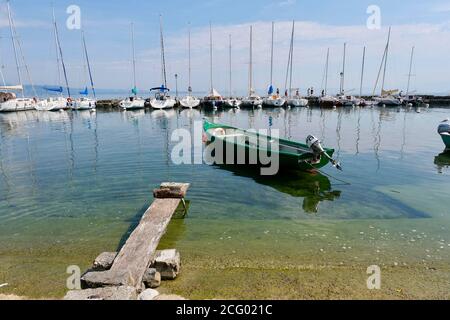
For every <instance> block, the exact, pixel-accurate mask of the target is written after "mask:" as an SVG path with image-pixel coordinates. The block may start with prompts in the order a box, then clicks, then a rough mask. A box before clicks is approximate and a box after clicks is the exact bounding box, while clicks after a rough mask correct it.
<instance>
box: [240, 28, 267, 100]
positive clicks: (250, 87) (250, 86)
mask: <svg viewBox="0 0 450 320" xmlns="http://www.w3.org/2000/svg"><path fill="white" fill-rule="evenodd" d="M248 74H249V78H248V96H247V97H246V98H244V99H242V107H250V108H258V107H261V106H262V102H263V101H262V99H261V97H260V96H258V95H257V94H256V92H255V90H254V89H253V26H250V62H249V72H248Z"/></svg>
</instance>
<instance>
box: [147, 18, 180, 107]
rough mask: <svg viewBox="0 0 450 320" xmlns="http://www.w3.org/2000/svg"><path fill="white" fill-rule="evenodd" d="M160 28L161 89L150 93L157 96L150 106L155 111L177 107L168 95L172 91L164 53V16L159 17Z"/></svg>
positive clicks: (154, 89)
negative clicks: (168, 82)
mask: <svg viewBox="0 0 450 320" xmlns="http://www.w3.org/2000/svg"><path fill="white" fill-rule="evenodd" d="M159 27H160V41H161V82H162V85H161V87H158V88H153V89H151V90H150V91H155V92H156V93H155V96H154V97H153V98H151V99H150V105H151V106H152V108H153V109H171V108H173V107H174V106H175V104H176V100H175V99H174V98H172V97H171V96H170V95H169V94H168V93H169V92H170V89H169V88H168V87H167V73H166V56H165V52H164V35H163V26H162V16H159Z"/></svg>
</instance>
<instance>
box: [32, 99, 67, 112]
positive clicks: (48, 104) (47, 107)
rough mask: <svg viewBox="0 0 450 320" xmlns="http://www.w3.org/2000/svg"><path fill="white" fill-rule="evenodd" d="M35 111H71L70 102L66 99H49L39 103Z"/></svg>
mask: <svg viewBox="0 0 450 320" xmlns="http://www.w3.org/2000/svg"><path fill="white" fill-rule="evenodd" d="M35 109H36V110H38V111H60V110H66V109H69V106H68V102H67V100H66V99H64V98H48V99H46V100H42V101H39V102H38V103H37V104H36V106H35Z"/></svg>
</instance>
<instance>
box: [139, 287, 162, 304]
mask: <svg viewBox="0 0 450 320" xmlns="http://www.w3.org/2000/svg"><path fill="white" fill-rule="evenodd" d="M157 296H159V292H158V291H156V290H153V289H147V290H144V291H143V292H142V293H141V294H140V295H139V296H138V300H144V301H150V300H155V298H156V297H157Z"/></svg>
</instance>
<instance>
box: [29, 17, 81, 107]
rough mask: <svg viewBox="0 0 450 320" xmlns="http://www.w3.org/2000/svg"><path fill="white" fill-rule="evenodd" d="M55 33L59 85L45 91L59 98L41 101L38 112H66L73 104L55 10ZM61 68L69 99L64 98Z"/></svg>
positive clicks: (50, 97)
mask: <svg viewBox="0 0 450 320" xmlns="http://www.w3.org/2000/svg"><path fill="white" fill-rule="evenodd" d="M53 32H54V37H55V48H56V67H57V77H58V85H59V86H56V87H45V88H44V89H45V90H46V91H47V92H53V93H56V94H57V96H56V97H55V96H48V97H47V99H45V100H41V101H39V103H38V104H37V105H36V107H35V108H36V110H38V111H59V110H65V109H68V108H69V105H70V103H71V102H72V98H71V94H70V87H69V80H68V79H67V70H66V65H65V63H64V58H63V51H62V48H61V41H60V38H59V32H58V24H57V23H56V17H55V9H54V8H53ZM61 68H62V71H63V74H64V79H65V84H66V90H67V98H64V97H63V92H64V89H63V87H62V85H61Z"/></svg>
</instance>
